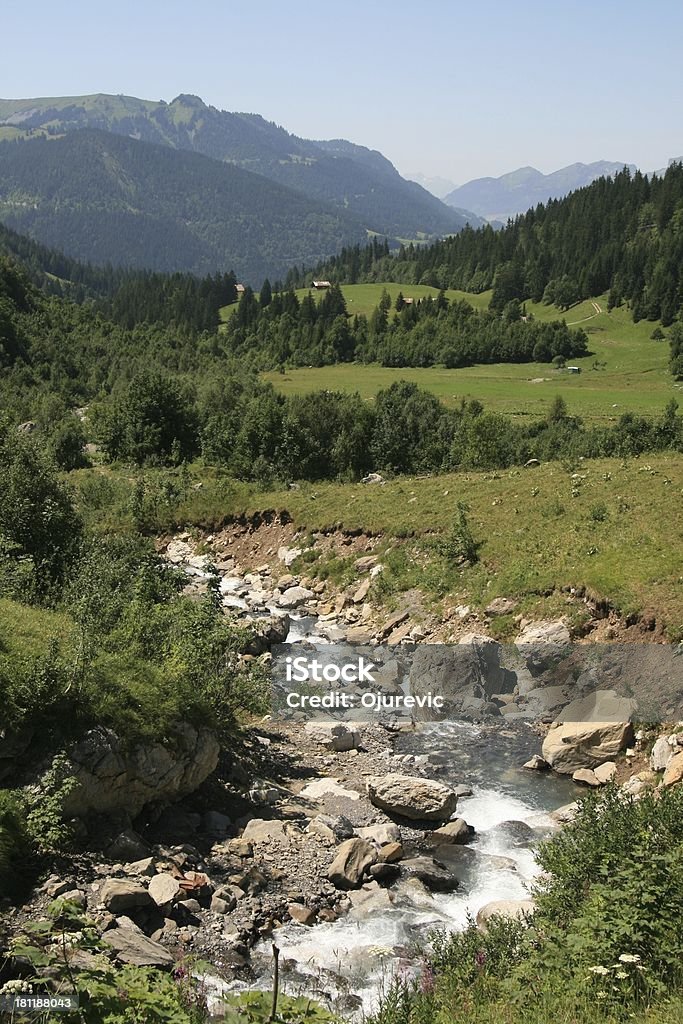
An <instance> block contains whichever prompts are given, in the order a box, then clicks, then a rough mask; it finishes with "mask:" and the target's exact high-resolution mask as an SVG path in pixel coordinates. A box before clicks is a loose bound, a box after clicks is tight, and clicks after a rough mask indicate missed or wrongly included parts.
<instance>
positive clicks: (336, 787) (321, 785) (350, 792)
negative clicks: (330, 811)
mask: <svg viewBox="0 0 683 1024" xmlns="http://www.w3.org/2000/svg"><path fill="white" fill-rule="evenodd" d="M299 796H302V797H303V798H304V800H316V801H323V802H324V801H325V799H326V798H327V797H329V798H330V799H337V798H339V799H344V800H360V793H357V792H356V791H355V789H347V788H346V787H345V786H342V785H341V784H340V782H339V780H338V779H314V781H313V782H309V783H308V785H306V786H304V788H303V789H302V790H301V793H300V794H299Z"/></svg>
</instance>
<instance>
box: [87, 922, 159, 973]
mask: <svg viewBox="0 0 683 1024" xmlns="http://www.w3.org/2000/svg"><path fill="white" fill-rule="evenodd" d="M102 941H103V942H104V943H105V944H106V945H107V946H111V948H112V949H113V950H115V951H116V959H117V960H119V961H120V962H121V963H123V964H133V966H134V967H160V968H163V969H164V970H170V969H171V967H173V964H174V962H175V961H174V960H173V957H172V956H171V954H170V953H169V952H168V950H167V949H164V947H163V946H162V945H161V944H160V943H158V942H155V941H154V940H153V939H150V938H148V937H147V936H146V935H145V933H144V932H143V931H141V930H140V929H139V928H137V927H136V926H135V925H134V924H133V922H132V921H127V922H126V923H125V924H120V925H117V927H116V928H110V929H109V930H108V931H106V932H104V934H103V935H102Z"/></svg>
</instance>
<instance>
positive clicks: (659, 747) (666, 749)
mask: <svg viewBox="0 0 683 1024" xmlns="http://www.w3.org/2000/svg"><path fill="white" fill-rule="evenodd" d="M673 755H674V751H673V747H672V746H671V744H670V743H669V740H668V738H667V737H666V736H660V737H659V739H658V740H656V741H655V745H654V747H653V748H652V753H651V754H650V768H652V771H653V772H663V771H664V769H665V768H666V766H667V765H668V763H669V761H670V760H671V758H672V757H673Z"/></svg>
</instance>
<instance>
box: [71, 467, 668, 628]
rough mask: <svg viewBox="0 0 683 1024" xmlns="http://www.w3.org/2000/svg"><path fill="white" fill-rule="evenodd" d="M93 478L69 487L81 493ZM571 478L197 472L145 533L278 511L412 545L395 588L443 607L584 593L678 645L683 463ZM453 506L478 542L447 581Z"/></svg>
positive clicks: (536, 605) (543, 609)
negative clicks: (464, 513)
mask: <svg viewBox="0 0 683 1024" xmlns="http://www.w3.org/2000/svg"><path fill="white" fill-rule="evenodd" d="M92 472H93V471H83V472H82V473H80V474H74V477H75V478H76V479H79V478H80V481H81V484H82V483H83V480H84V479H85V478H87V477H88V476H90V478H91V479H92ZM573 472H575V469H574V468H573V467H563V466H562V465H560V464H558V463H548V464H546V465H543V466H541V467H540V468H538V469H526V470H525V469H513V470H509V471H505V472H500V473H462V474H451V475H446V476H439V477H431V478H422V479H416V478H410V477H403V478H400V479H397V480H395V481H392V482H388V483H386V484H385V485H384V486H381V487H380V486H373V485H367V486H364V485H362V484H332V483H321V484H315V485H312V484H302V485H301V488H300V489H299V490H294V491H291V490H290V491H269V492H264V491H261V490H258V489H257V488H255V487H247V486H246V485H243V484H236V483H235V482H234V481H231V480H229V479H228V478H227V477H225V476H221V475H218V474H216V473H210V472H209V471H207V470H205V469H199V468H195V469H194V474H196V477H197V479H200V478H201V479H202V480H203V483H204V486H203V487H202V489H201V490H199V491H192V490H190V491H189V492H188V497H187V498H186V500H185V501H181V502H180V504H179V505H178V507H177V508H176V509H175V510H174V512H173V515H172V516H171V517H170V518H163V517H162V518H160V519H159V521H158V522H156V523H154V524H150V526H151V528H153V529H157V530H165V529H168V528H173V527H174V526H177V525H181V524H182V525H188V524H194V525H196V526H201V527H207V528H211V529H213V528H214V527H215V526H218V525H219V524H220V523H221V522H223V521H224V520H225V518H226V516H230V515H240V514H242V513H251V512H256V511H262V510H264V509H276V510H283V509H286V510H287V511H288V512H289V513H290V515H292V517H293V519H294V522H295V523H296V524H297V525H298V526H301V527H305V528H309V529H317V528H323V527H330V526H334V525H340V526H342V527H344V528H348V529H364V530H367V531H370V532H373V533H382V534H384V535H385V540H386V542H387V543H389V542H390V540H391V538H392V537H414V538H415V540H410V541H409V542H408V546H407V548H406V549H405V550H406V552H407V559H406V558H404V559H403V563H402V565H400V566H397V570H396V573H397V579H396V581H395V584H396V588H398V589H400V588H401V586H404V585H405V586H416V585H420V584H424V585H425V587H426V589H427V590H430V591H431V592H432V593H435V594H438V595H439V596H441V597H444V598H445V600H446V602H447V603H448V602H451V603H452V602H453V601H455V603H468V602H470V601H471V602H473V603H474V604H475V605H478V606H480V607H481V606H482V605H485V604H487V603H488V602H489V601H490V600H491V599H492V598H493V597H496V596H499V595H505V596H516V597H519V598H521V600H522V601H523V602H524V605H523V610H525V611H529V612H533V613H534V614H545V613H556V612H557V611H558V610H559V608H560V607H561V602H562V600H563V599H562V598H560V597H558V596H556V597H555V598H553V599H552V600H549V599H548V598H546V597H544V596H543V595H544V594H545V593H546V592H549V591H555V592H556V595H557V591H558V588H560V587H562V586H586V587H589V588H590V589H591V590H593V591H594V592H595V593H596V594H597V595H600V596H602V597H605V598H607V599H609V600H610V602H612V603H613V604H614V605H615V606H616V607H617V608H619V609H620V610H621V611H623V612H624V613H629V612H632V611H639V610H643V609H651V610H652V611H653V612H654V613H655V614H656V615H657V617H658V618H659V619H661V620H662V621H664V622H665V623H666V624H667V626H668V630H669V633H670V635H671V636H679V635H683V508H682V505H683V498H682V494H683V456H681V455H659V456H653V457H651V458H648V459H645V458H643V459H633V460H629V461H627V462H624V461H621V460H618V459H610V460H596V461H591V462H585V463H582V464H581V465H580V467H579V469H578V473H579V474H580V476H581V477H583V478H584V479H582V480H578V481H577V480H573V479H572V473H573ZM104 474H105V476H106V477H108V478H109V481H110V486H111V488H112V489H111V492H110V493H109V498H108V501H107V504H106V508H103V509H101V510H100V512H99V513H98V517H99V516H102V515H104V516H106V517H109V520H108V522H109V526H108V528H111V529H116V528H117V525H118V524H117V516H118V515H119V513H117V509H121V510H124V509H125V508H126V504H127V499H126V493H127V489H129V488H130V487H132V483H131V481H130V480H128V479H127V478H126V476H125V475H124V474H123V473H121V474H120V473H119V472H118V471H112V470H105V471H104ZM145 475H146V476H147V477H148V479H152V478H153V474H151V473H150V474H147V473H146V474H145ZM124 492H126V493H124ZM458 500H463V501H465V502H466V503H467V504H468V505H469V507H470V510H471V511H470V522H471V526H472V529H473V532H474V534H475V536H476V537H477V538H478V539H481V540H483V541H484V543H483V546H482V549H481V553H480V554H481V563H480V564H479V565H478V566H476V567H474V568H471V569H467V570H465V571H464V572H460V571H459V570H456V571H448V570H447V568H446V567H445V566H444V564H443V562H441V561H440V560H439V558H438V557H436V553H435V551H434V544H433V541H434V538H433V534H435V533H436V534H443V533H444V532H446V531H447V530H448V529H449V527H450V525H451V523H452V520H453V518H454V513H455V508H456V503H457V501H458ZM121 514H125V513H123V512H121ZM401 557H402V558H403V556H401ZM399 561H400V559H399Z"/></svg>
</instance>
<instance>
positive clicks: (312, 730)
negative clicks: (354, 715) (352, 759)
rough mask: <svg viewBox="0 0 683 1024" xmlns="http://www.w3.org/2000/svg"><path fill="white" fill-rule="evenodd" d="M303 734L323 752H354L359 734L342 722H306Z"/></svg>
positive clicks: (358, 740)
mask: <svg viewBox="0 0 683 1024" xmlns="http://www.w3.org/2000/svg"><path fill="white" fill-rule="evenodd" d="M304 732H305V733H306V734H307V735H308V736H309V737H310V738H311V739H312V740H313V741H314V742H315V743H319V744H320V746H321V747H324V748H325V750H333V751H335V752H342V751H345V750H356V748H357V747H358V745H359V743H360V733H359V732H357V731H356V730H355V729H353V728H349V726H348V725H345V724H344V723H343V722H306V725H305V726H304Z"/></svg>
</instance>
